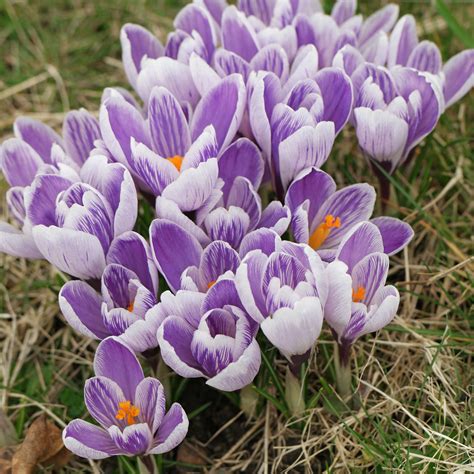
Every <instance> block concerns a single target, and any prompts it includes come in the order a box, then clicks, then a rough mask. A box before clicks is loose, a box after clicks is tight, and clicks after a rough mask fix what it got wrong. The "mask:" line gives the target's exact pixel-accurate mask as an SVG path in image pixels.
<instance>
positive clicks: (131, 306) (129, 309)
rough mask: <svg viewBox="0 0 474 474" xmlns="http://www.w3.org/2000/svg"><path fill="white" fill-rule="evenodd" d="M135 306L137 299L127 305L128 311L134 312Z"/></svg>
mask: <svg viewBox="0 0 474 474" xmlns="http://www.w3.org/2000/svg"><path fill="white" fill-rule="evenodd" d="M134 306H135V301H130V304H129V305H128V306H127V309H128V311H130V312H131V313H133V308H134Z"/></svg>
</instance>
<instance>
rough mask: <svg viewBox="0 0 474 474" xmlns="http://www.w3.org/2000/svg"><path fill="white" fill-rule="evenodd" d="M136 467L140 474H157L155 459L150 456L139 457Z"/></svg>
mask: <svg viewBox="0 0 474 474" xmlns="http://www.w3.org/2000/svg"><path fill="white" fill-rule="evenodd" d="M138 466H139V472H140V474H159V470H158V467H157V466H156V462H155V458H154V457H153V456H151V455H145V456H140V457H139V458H138Z"/></svg>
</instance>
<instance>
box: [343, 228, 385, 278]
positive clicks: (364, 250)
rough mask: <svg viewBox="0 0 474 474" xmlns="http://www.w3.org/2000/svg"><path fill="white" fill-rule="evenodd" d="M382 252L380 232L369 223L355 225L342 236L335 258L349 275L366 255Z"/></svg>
mask: <svg viewBox="0 0 474 474" xmlns="http://www.w3.org/2000/svg"><path fill="white" fill-rule="evenodd" d="M374 252H383V241H382V236H381V235H380V231H379V230H378V227H377V226H376V225H375V224H372V223H371V222H361V223H359V224H356V225H355V226H354V227H352V229H351V230H350V231H349V232H348V233H347V234H346V235H345V236H344V238H343V239H342V241H341V243H340V244H339V247H338V250H337V254H336V258H338V259H339V260H341V261H342V262H344V263H345V264H346V265H347V267H348V271H349V273H350V272H351V271H352V269H353V268H354V266H355V265H356V264H357V263H358V262H359V261H360V260H362V259H363V258H364V257H365V256H366V255H369V254H371V253H374Z"/></svg>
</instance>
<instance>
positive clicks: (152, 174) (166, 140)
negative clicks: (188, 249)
mask: <svg viewBox="0 0 474 474" xmlns="http://www.w3.org/2000/svg"><path fill="white" fill-rule="evenodd" d="M244 107H245V86H244V84H243V81H242V79H241V78H240V76H237V75H233V76H229V77H228V78H226V79H224V80H222V81H220V82H219V83H218V84H217V85H216V86H215V87H214V88H212V89H211V90H209V91H208V93H207V94H206V95H205V96H204V97H203V98H202V99H201V101H200V102H199V104H198V105H197V107H196V109H195V110H194V114H193V117H192V120H191V123H189V121H188V117H187V116H186V114H185V110H184V109H183V107H182V105H181V103H180V102H179V100H178V99H177V98H176V97H175V96H174V95H173V94H172V93H171V92H170V91H168V90H167V89H165V88H164V87H155V88H154V89H153V92H152V94H151V96H150V100H149V104H148V119H147V120H145V119H144V118H143V116H142V115H141V113H140V112H139V111H138V110H137V109H136V108H135V107H134V106H133V105H131V104H130V103H129V102H127V101H126V100H125V99H124V97H123V96H121V95H120V94H113V95H111V96H109V97H108V98H107V99H106V100H105V101H104V102H103V104H102V106H101V113H100V124H101V131H102V136H103V141H104V143H105V145H106V146H107V148H108V150H109V151H110V153H111V155H112V156H113V157H114V159H115V160H117V161H119V162H120V163H123V164H124V165H125V166H127V167H128V168H129V169H130V170H131V171H132V173H133V175H134V176H135V178H136V179H137V181H138V183H139V184H140V185H141V187H142V188H143V189H144V190H145V191H146V192H148V193H150V194H152V195H153V196H160V195H162V196H164V197H166V198H167V199H170V200H172V201H174V202H176V203H177V204H178V206H179V208H180V209H181V210H182V211H195V210H199V209H200V208H204V209H208V208H209V207H211V208H212V207H213V205H214V203H215V202H216V201H217V200H218V199H219V198H220V193H219V188H220V186H221V185H222V182H221V181H220V180H219V167H218V160H217V157H218V156H219V154H220V152H221V150H223V149H225V148H226V147H227V146H228V145H229V143H230V142H231V140H232V139H233V138H234V136H235V134H236V132H237V129H238V128H239V125H240V122H241V119H242V114H243V109H244Z"/></svg>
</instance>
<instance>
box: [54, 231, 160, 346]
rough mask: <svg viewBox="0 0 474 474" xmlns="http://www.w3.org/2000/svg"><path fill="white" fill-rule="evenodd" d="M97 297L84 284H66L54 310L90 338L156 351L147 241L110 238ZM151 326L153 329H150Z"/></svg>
mask: <svg viewBox="0 0 474 474" xmlns="http://www.w3.org/2000/svg"><path fill="white" fill-rule="evenodd" d="M107 262H108V265H107V266H106V267H105V270H104V273H103V275H102V278H101V282H100V292H97V291H96V290H95V289H94V288H93V287H92V286H91V285H90V284H88V283H86V282H84V281H78V280H74V281H69V282H67V283H66V284H65V285H64V286H63V287H62V288H61V291H60V292H59V307H60V308H61V311H62V313H63V315H64V317H65V318H66V320H67V322H68V323H69V324H70V325H71V326H72V327H73V328H74V329H75V330H76V331H78V332H79V333H81V334H84V335H85V336H87V337H91V338H94V339H104V338H106V337H108V336H120V340H122V341H123V342H125V343H126V344H127V345H128V346H129V347H130V348H131V349H133V350H134V351H136V352H143V351H146V350H147V349H152V348H154V347H156V337H155V334H156V329H157V327H158V326H159V324H160V323H161V321H155V320H154V319H153V314H152V312H150V309H151V308H152V307H153V306H154V305H155V304H156V303H157V297H156V295H157V291H158V271H157V269H156V267H155V265H154V263H153V260H152V256H151V251H150V247H149V245H148V243H147V242H146V240H145V239H144V238H143V237H142V236H140V235H138V234H136V233H135V232H126V233H124V234H122V235H121V236H119V237H117V238H116V239H114V241H113V242H112V244H111V246H110V249H109V252H108V254H107ZM150 327H152V329H149V328H150Z"/></svg>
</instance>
